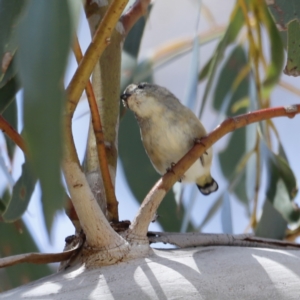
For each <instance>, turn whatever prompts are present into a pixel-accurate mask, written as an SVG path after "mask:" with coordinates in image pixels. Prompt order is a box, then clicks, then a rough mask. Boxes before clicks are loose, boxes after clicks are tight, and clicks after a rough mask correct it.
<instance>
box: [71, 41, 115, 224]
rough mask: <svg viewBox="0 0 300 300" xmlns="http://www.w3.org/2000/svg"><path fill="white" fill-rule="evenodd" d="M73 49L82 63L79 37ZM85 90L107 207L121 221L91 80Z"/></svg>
mask: <svg viewBox="0 0 300 300" xmlns="http://www.w3.org/2000/svg"><path fill="white" fill-rule="evenodd" d="M73 50H74V54H75V57H76V60H77V63H78V64H80V62H81V60H82V57H83V56H82V52H81V49H80V45H79V42H78V39H77V37H76V38H75V43H74V47H73ZM85 92H86V95H87V99H88V102H89V106H90V111H91V117H92V124H93V129H94V134H95V137H96V145H97V153H98V161H99V165H100V170H101V174H102V180H103V184H104V189H105V195H106V202H107V209H108V212H109V213H110V214H111V216H112V217H113V218H112V221H114V222H117V221H119V215H118V201H117V198H116V195H115V191H114V186H113V184H112V181H111V177H110V174H109V169H108V161H107V157H106V151H105V145H104V141H105V139H104V134H103V130H102V124H101V119H100V114H99V112H98V106H97V102H96V99H95V94H94V90H93V87H92V84H91V82H90V81H89V80H88V83H87V86H86V88H85Z"/></svg>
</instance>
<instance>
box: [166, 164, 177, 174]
mask: <svg viewBox="0 0 300 300" xmlns="http://www.w3.org/2000/svg"><path fill="white" fill-rule="evenodd" d="M175 166H176V164H175V163H174V162H172V163H171V167H169V168H167V169H166V171H167V173H170V172H172V173H173V174H175V173H174V171H173V168H174V167H175Z"/></svg>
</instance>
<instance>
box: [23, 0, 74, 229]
mask: <svg viewBox="0 0 300 300" xmlns="http://www.w3.org/2000/svg"><path fill="white" fill-rule="evenodd" d="M72 25H73V21H72V18H71V14H70V8H69V5H68V2H67V1H61V0H52V1H39V0H32V1H30V4H29V7H28V12H27V14H26V16H25V17H24V19H23V20H22V23H21V25H20V28H19V32H18V41H19V44H20V48H19V51H18V69H19V70H20V80H21V82H22V84H23V87H24V136H25V138H26V141H27V145H28V150H29V153H30V157H31V158H32V164H33V168H34V171H35V172H36V174H37V176H38V178H39V180H40V183H41V188H42V203H43V211H44V214H45V219H46V225H47V228H48V230H50V227H51V224H52V221H53V217H54V213H55V212H56V211H57V210H58V209H60V208H62V207H63V195H64V190H63V188H62V185H61V172H60V162H61V157H62V115H63V109H64V102H65V93H64V90H63V86H62V81H63V76H64V73H65V68H66V65H67V60H68V55H69V51H70V46H71V41H72V29H73V28H72Z"/></svg>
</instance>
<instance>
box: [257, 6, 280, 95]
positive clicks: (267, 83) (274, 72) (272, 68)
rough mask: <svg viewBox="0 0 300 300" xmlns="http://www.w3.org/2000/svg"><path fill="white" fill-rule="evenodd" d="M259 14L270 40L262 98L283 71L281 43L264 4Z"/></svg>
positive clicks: (267, 93)
mask: <svg viewBox="0 0 300 300" xmlns="http://www.w3.org/2000/svg"><path fill="white" fill-rule="evenodd" d="M259 13H260V14H261V18H262V19H263V22H264V25H265V26H266V29H267V32H268V35H269V38H270V47H269V48H270V54H271V58H270V64H269V65H268V67H267V70H266V78H265V79H264V82H263V96H264V97H265V98H267V97H269V95H270V92H271V90H272V89H273V88H274V86H275V84H276V83H277V82H278V80H279V78H280V76H281V73H282V69H283V60H284V53H283V43H282V39H281V36H280V34H279V31H278V29H277V27H276V25H275V23H274V21H273V19H272V17H271V15H270V13H269V11H268V8H267V5H266V4H265V2H262V4H261V5H260V6H259Z"/></svg>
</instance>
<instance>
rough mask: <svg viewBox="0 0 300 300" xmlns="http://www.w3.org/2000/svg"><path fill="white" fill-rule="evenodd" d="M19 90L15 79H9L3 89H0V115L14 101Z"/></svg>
mask: <svg viewBox="0 0 300 300" xmlns="http://www.w3.org/2000/svg"><path fill="white" fill-rule="evenodd" d="M19 88H20V84H19V82H18V80H17V78H16V77H13V78H12V79H10V80H9V81H8V82H7V83H6V84H5V85H4V86H3V87H1V88H0V114H2V113H3V112H4V111H5V109H6V108H7V107H8V106H9V105H10V103H11V102H13V101H14V100H15V96H16V94H17V92H18V90H19Z"/></svg>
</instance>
